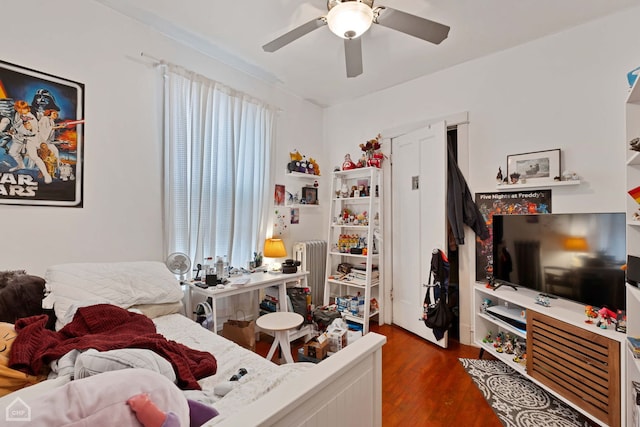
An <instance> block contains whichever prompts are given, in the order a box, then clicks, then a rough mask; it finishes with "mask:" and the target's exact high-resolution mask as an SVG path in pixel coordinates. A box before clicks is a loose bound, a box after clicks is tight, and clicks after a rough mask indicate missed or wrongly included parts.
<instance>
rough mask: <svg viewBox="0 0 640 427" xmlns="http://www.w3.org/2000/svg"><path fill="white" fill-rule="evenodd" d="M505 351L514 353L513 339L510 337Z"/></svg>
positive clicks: (505, 344) (505, 345)
mask: <svg viewBox="0 0 640 427" xmlns="http://www.w3.org/2000/svg"><path fill="white" fill-rule="evenodd" d="M504 352H505V353H507V354H513V341H511V340H510V339H508V340H507V342H505V343H504Z"/></svg>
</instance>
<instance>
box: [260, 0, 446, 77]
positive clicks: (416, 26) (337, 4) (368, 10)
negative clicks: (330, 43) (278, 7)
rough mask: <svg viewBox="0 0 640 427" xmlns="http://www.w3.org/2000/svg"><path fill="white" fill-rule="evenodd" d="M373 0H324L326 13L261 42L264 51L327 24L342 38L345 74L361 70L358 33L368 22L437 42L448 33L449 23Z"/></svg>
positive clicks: (350, 74)
mask: <svg viewBox="0 0 640 427" xmlns="http://www.w3.org/2000/svg"><path fill="white" fill-rule="evenodd" d="M373 1H374V0H327V9H328V10H329V13H327V15H326V16H321V17H319V18H316V19H313V20H311V21H309V22H307V23H305V24H302V25H300V26H299V27H296V28H294V29H293V30H291V31H289V32H288V33H285V34H283V35H281V36H280V37H278V38H277V39H275V40H273V41H270V42H269V43H267V44H265V45H264V46H262V49H263V50H264V51H266V52H275V51H276V50H278V49H280V48H282V47H284V46H286V45H288V44H289V43H291V42H292V41H294V40H297V39H299V38H300V37H302V36H304V35H305V34H308V33H310V32H311V31H313V30H315V29H317V28H320V27H322V26H324V25H328V26H329V29H330V30H331V32H333V33H334V34H335V35H337V36H338V37H342V38H343V39H344V53H345V59H346V65H347V77H356V76H359V75H360V74H362V44H361V40H360V36H361V35H362V34H364V33H365V32H366V31H367V30H368V29H369V28H370V27H371V24H379V25H382V26H383V27H387V28H391V29H394V30H396V31H400V32H402V33H405V34H409V35H411V36H414V37H417V38H419V39H422V40H426V41H428V42H431V43H434V44H440V43H441V42H442V41H443V40H444V39H446V38H447V36H448V34H449V29H450V28H449V27H448V26H446V25H443V24H440V23H438V22H435V21H431V20H429V19H425V18H421V17H419V16H416V15H411V14H409V13H406V12H402V11H400V10H396V9H392V8H390V7H386V6H377V7H373Z"/></svg>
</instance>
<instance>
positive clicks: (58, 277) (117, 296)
mask: <svg viewBox="0 0 640 427" xmlns="http://www.w3.org/2000/svg"><path fill="white" fill-rule="evenodd" d="M45 279H46V281H47V285H48V286H49V288H50V290H51V293H52V298H53V306H54V311H55V314H56V316H57V318H58V319H64V318H65V315H66V313H67V310H68V309H69V307H70V306H71V304H72V303H74V302H78V301H92V300H100V301H105V302H108V303H109V304H113V305H117V306H119V307H121V308H129V307H131V306H133V305H137V304H166V303H175V302H178V301H182V297H183V293H182V287H181V286H180V281H179V280H178V279H176V277H175V276H174V275H173V274H172V273H171V272H170V271H169V270H168V269H167V267H166V266H165V265H164V264H163V263H162V262H158V261H136V262H113V263H107V262H104V263H72V264H59V265H54V266H51V267H49V268H48V269H47V272H46V273H45ZM60 328H61V326H60V324H56V329H58V330H59V329H60Z"/></svg>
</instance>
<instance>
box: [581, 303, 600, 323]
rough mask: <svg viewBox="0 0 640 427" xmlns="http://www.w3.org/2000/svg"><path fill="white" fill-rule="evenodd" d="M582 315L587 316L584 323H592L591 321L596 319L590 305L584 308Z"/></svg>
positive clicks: (596, 315)
mask: <svg viewBox="0 0 640 427" xmlns="http://www.w3.org/2000/svg"><path fill="white" fill-rule="evenodd" d="M584 314H585V315H586V316H587V320H585V321H584V323H593V319H597V318H598V313H596V311H595V310H594V309H593V306H592V305H587V306H585V307H584Z"/></svg>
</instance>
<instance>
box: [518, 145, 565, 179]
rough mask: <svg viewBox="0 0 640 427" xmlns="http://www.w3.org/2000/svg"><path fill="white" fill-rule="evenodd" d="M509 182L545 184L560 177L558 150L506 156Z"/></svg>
mask: <svg viewBox="0 0 640 427" xmlns="http://www.w3.org/2000/svg"><path fill="white" fill-rule="evenodd" d="M507 177H508V178H509V182H510V183H512V184H515V183H517V182H525V181H526V182H547V181H553V180H554V178H555V177H560V149H559V148H557V149H554V150H545V151H533V152H531V153H522V154H512V155H509V156H507Z"/></svg>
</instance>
